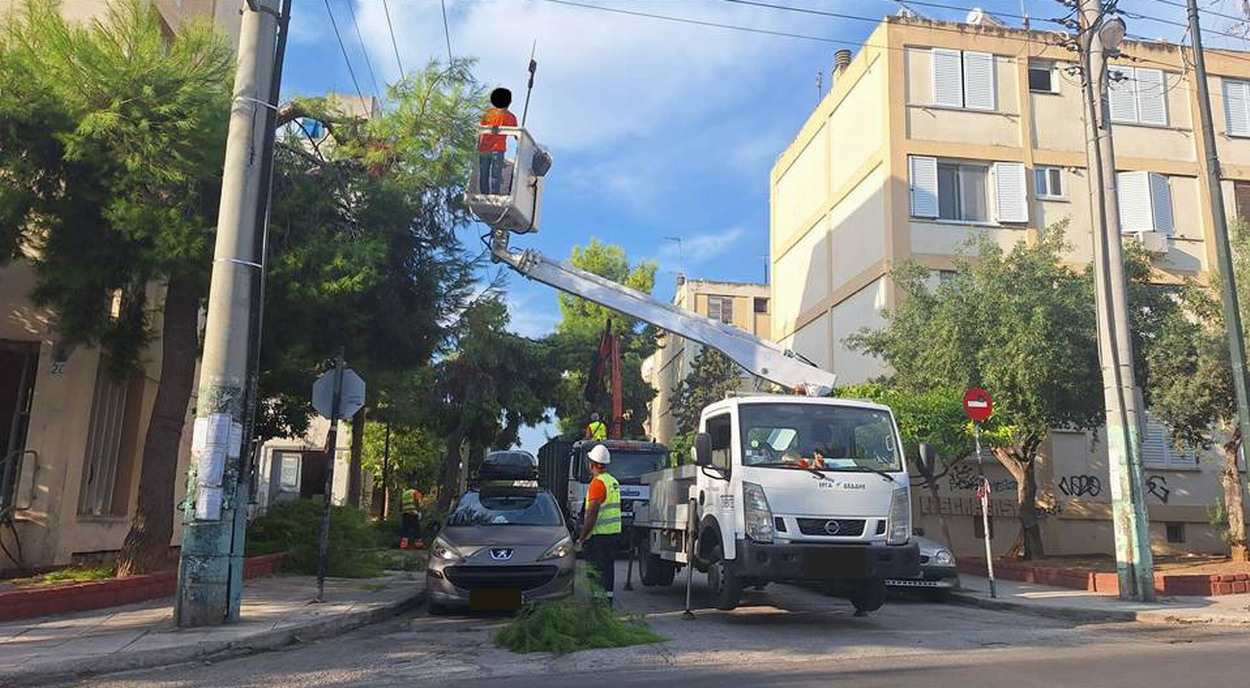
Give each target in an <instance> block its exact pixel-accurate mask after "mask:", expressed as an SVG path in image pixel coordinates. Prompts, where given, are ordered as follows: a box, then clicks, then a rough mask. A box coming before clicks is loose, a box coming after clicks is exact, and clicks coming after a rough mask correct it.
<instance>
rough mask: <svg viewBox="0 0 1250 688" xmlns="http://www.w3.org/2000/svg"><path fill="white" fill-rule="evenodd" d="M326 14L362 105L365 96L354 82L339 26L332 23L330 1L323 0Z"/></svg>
mask: <svg viewBox="0 0 1250 688" xmlns="http://www.w3.org/2000/svg"><path fill="white" fill-rule="evenodd" d="M324 2H325V5H326V14H328V15H330V26H331V27H332V28H333V29H334V37H335V38H337V39H339V50H341V51H342V52H343V61H344V62H346V63H347V73H348V74H350V75H351V77H352V85H353V86H355V87H356V95H357V96H358V97H359V98H360V103H361V105H364V102H365V94H364V92H362V91H361V90H360V82H359V81H357V80H356V70H354V69H352V61H351V60H350V59H349V58H348V57H347V45H346V44H344V43H343V34H341V33H339V24H338V22H336V21H334V10H332V9H330V0H324Z"/></svg>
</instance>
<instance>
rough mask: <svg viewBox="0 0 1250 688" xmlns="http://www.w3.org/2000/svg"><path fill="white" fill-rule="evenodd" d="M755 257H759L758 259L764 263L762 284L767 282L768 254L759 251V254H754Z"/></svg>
mask: <svg viewBox="0 0 1250 688" xmlns="http://www.w3.org/2000/svg"><path fill="white" fill-rule="evenodd" d="M755 257H756V258H759V259H760V260H761V261H762V262H763V263H764V284H768V258H769V255H768V254H767V253H761V254H759V255H757V256H755Z"/></svg>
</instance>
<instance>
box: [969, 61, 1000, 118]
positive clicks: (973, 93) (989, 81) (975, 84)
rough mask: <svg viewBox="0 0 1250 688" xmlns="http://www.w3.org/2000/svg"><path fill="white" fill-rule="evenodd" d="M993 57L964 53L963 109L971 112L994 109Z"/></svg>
mask: <svg viewBox="0 0 1250 688" xmlns="http://www.w3.org/2000/svg"><path fill="white" fill-rule="evenodd" d="M994 90H995V89H994V55H993V54H991V53H974V52H970V51H969V52H965V53H964V107H967V108H969V109H972V110H993V109H995V105H996V104H995V98H994Z"/></svg>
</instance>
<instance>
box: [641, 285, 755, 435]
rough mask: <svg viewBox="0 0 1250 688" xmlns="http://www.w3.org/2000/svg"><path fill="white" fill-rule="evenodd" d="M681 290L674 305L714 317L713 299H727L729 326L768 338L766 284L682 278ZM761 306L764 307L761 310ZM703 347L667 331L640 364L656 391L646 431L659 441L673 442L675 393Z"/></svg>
mask: <svg viewBox="0 0 1250 688" xmlns="http://www.w3.org/2000/svg"><path fill="white" fill-rule="evenodd" d="M678 280H679V281H678V284H677V293H676V294H674V295H673V303H674V304H675V305H677V306H680V307H682V308H685V309H687V310H690V311H694V312H695V313H698V314H699V315H703V316H708V317H711V316H712V315H713V314H712V313H711V311H710V309H709V299H719V300H722V301H724V300H728V301H729V303H731V304H732V305H731V306H730V308H731V310H732V316H733V317H732V320H731V321H730V324H732V325H734V326H735V327H737V328H740V329H742V330H746V331H747V332H750V333H751V334H754V335H758V336H761V337H767V336H768V333H769V332H770V331H771V330H772V319H773V315H772V304H771V302H770V297H769V289H768V285H766V284H752V283H746V282H714V281H709V280H687V279H684V278H680V277H679V278H678ZM757 304H759V306H760V308H759V309H757ZM702 348H703V347H702V346H701V345H699V344H697V343H695V342H691V341H688V340H686V339H685V338H684V337H678V336H676V335H674V334H671V333H668V332H665V333H663V334H662V335H661V336H660V346H659V348H658V349H657V350H656V352H655V353H654V354H652V355H650V356H648V357H647V358H646V360H644V361H643V362H642V375H643V379H645V380H646V381H647V382H648V383H649V384H650V385H651V386H652V387H653V388H654V389H655V390H656V396H655V398H654V399H652V400H651V404H650V406H649V408H648V412H647V421H646V422H645V423H644V429H645V430H646V433H647V435H648V436H649V437H650V438H652V439H653V440H654V441H656V442H661V443H665V444H667V443H669V442H670V441H672V439H673V437H674V435H675V434H676V429H675V422H674V420H673V416H672V414H671V413H670V412H669V404H670V403H671V402H672V399H673V393H674V392H675V391H676V389H677V385H678V384H679V383H680V382H681V381H682V380H683V379H685V377H686V375H688V374H689V373H690V371H691V369H692V367H693V365H694V360H695V358H697V357H698V355H699V352H700V351H702ZM743 385H744V388H753V385H754V382H753V380H748V379H744V380H743Z"/></svg>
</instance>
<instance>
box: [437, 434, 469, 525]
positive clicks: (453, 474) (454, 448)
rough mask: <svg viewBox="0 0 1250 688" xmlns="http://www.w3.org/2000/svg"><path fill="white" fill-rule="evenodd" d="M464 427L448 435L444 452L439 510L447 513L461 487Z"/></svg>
mask: <svg viewBox="0 0 1250 688" xmlns="http://www.w3.org/2000/svg"><path fill="white" fill-rule="evenodd" d="M464 436H465V430H464V427H463V426H461V427H458V428H456V429H455V430H453V431H452V432H451V434H450V435H448V436H447V444H446V451H445V452H444V454H443V477H442V480H440V481H439V490H438V510H439V511H441V512H444V513H446V512H447V510H448V509H450V508H451V502H452V500H453V499H455V498H456V497H457V496H458V492H457V491H458V490H459V489H460V454H461V445H463V444H464Z"/></svg>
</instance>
